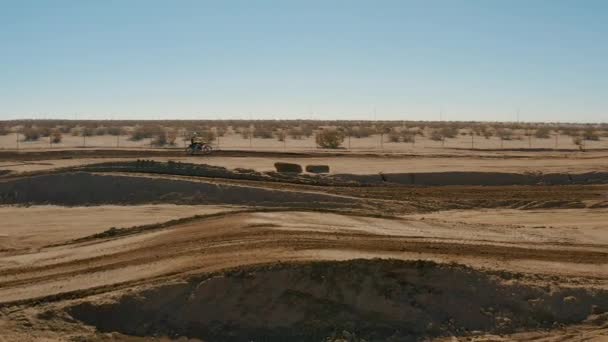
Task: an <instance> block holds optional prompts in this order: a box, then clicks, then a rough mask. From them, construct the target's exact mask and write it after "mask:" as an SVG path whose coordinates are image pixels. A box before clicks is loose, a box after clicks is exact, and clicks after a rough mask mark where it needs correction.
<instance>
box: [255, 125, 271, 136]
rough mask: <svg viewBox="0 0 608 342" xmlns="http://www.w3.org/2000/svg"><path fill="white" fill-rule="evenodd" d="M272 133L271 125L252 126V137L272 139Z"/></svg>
mask: <svg viewBox="0 0 608 342" xmlns="http://www.w3.org/2000/svg"><path fill="white" fill-rule="evenodd" d="M273 136H274V133H273V131H272V128H271V127H266V126H256V127H254V128H253V137H254V138H258V139H272V138H273Z"/></svg>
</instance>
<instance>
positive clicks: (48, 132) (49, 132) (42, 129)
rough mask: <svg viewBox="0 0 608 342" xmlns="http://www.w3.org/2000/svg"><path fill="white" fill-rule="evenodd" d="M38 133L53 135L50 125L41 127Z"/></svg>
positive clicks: (45, 135) (42, 135) (47, 135)
mask: <svg viewBox="0 0 608 342" xmlns="http://www.w3.org/2000/svg"><path fill="white" fill-rule="evenodd" d="M38 133H39V134H40V136H41V137H44V138H47V137H50V136H51V129H50V128H49V127H39V128H38Z"/></svg>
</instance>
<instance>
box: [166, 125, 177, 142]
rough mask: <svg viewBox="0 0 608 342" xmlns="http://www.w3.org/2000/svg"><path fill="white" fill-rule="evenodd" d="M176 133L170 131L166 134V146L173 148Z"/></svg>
mask: <svg viewBox="0 0 608 342" xmlns="http://www.w3.org/2000/svg"><path fill="white" fill-rule="evenodd" d="M177 135H178V132H177V130H175V129H174V130H171V131H169V132H167V144H169V145H171V146H175V141H176V140H177Z"/></svg>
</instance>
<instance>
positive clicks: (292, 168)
mask: <svg viewBox="0 0 608 342" xmlns="http://www.w3.org/2000/svg"><path fill="white" fill-rule="evenodd" d="M274 167H275V168H276V169H277V172H288V173H302V166H300V164H292V163H281V162H277V163H274Z"/></svg>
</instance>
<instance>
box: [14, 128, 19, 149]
mask: <svg viewBox="0 0 608 342" xmlns="http://www.w3.org/2000/svg"><path fill="white" fill-rule="evenodd" d="M15 136H16V137H17V151H18V150H19V132H15Z"/></svg>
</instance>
